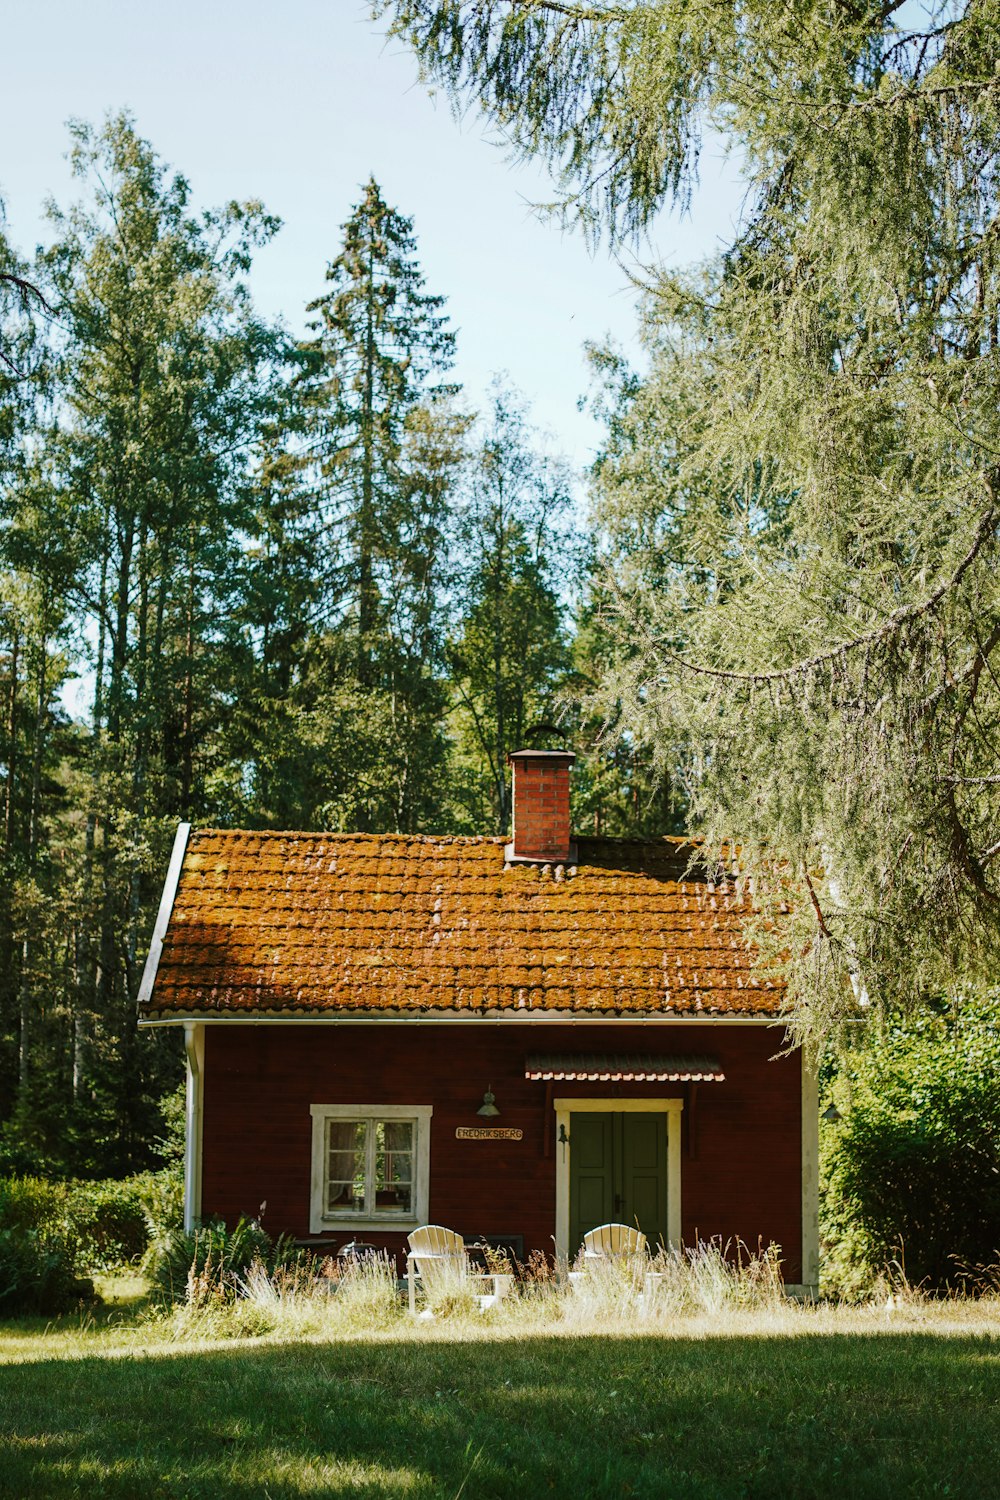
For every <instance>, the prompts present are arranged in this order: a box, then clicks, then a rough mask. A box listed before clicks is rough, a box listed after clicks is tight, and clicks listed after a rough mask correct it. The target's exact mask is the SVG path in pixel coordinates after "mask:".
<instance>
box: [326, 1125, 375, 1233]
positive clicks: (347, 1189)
mask: <svg viewBox="0 0 1000 1500" xmlns="http://www.w3.org/2000/svg"><path fill="white" fill-rule="evenodd" d="M367 1133H368V1125H367V1122H366V1121H365V1120H330V1121H328V1123H327V1166H326V1179H327V1191H326V1204H327V1212H328V1213H338V1212H339V1213H363V1212H364V1207H365V1143H366V1140H367Z"/></svg>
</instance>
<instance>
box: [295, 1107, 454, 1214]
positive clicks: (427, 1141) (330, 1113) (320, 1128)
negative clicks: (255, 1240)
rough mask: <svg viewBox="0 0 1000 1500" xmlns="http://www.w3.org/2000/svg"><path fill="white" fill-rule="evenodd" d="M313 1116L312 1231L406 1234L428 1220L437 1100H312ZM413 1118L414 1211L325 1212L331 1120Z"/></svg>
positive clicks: (311, 1112)
mask: <svg viewBox="0 0 1000 1500" xmlns="http://www.w3.org/2000/svg"><path fill="white" fill-rule="evenodd" d="M309 1113H310V1115H311V1116H312V1164H311V1171H310V1174H309V1233H310V1234H337V1233H338V1232H343V1231H345V1230H351V1231H353V1230H358V1229H378V1230H382V1231H388V1232H389V1233H392V1232H393V1231H398V1232H399V1233H400V1234H405V1233H406V1231H407V1230H408V1229H415V1228H416V1227H417V1226H418V1225H420V1224H426V1223H427V1220H428V1212H429V1210H428V1203H429V1200H430V1179H431V1116H432V1115H433V1113H434V1106H433V1104H310V1106H309ZM356 1119H357V1120H363V1119H374V1120H413V1121H415V1122H416V1127H417V1130H416V1141H415V1143H414V1152H413V1213H412V1215H408V1216H407V1217H406V1218H400V1217H399V1216H396V1217H390V1216H389V1215H388V1214H383V1215H382V1216H381V1217H379V1216H377V1215H376V1216H374V1217H371V1216H368V1215H365V1214H343V1215H339V1216H338V1217H337V1218H336V1219H328V1218H324V1216H323V1198H324V1184H325V1182H326V1122H327V1120H356Z"/></svg>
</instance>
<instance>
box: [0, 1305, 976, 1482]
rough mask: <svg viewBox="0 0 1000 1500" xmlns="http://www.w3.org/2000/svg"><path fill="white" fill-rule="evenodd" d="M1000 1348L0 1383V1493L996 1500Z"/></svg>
mask: <svg viewBox="0 0 1000 1500" xmlns="http://www.w3.org/2000/svg"><path fill="white" fill-rule="evenodd" d="M995 1349H996V1345H995V1344H992V1343H991V1342H989V1341H984V1340H983V1339H981V1338H976V1337H968V1338H965V1337H960V1338H956V1337H950V1338H942V1337H939V1336H935V1335H933V1334H919V1333H918V1334H901V1335H894V1334H879V1335H877V1336H869V1337H865V1336H862V1335H842V1336H829V1335H817V1336H809V1337H800V1338H792V1337H765V1338H751V1337H741V1338H731V1339H730V1338H726V1339H721V1338H720V1339H705V1340H694V1339H669V1338H663V1337H615V1338H600V1337H589V1338H572V1337H558V1338H544V1337H533V1338H525V1339H523V1340H518V1341H509V1342H507V1341H497V1342H489V1341H485V1340H483V1341H476V1342H449V1341H448V1340H447V1339H445V1338H442V1339H441V1340H440V1341H438V1342H433V1343H432V1342H424V1341H420V1342H414V1343H409V1342H403V1341H384V1342H376V1343H367V1344H363V1343H356V1342H344V1343H328V1344H295V1343H286V1344H268V1345H253V1346H240V1345H237V1344H233V1345H228V1346H226V1347H225V1348H215V1349H211V1350H209V1351H194V1350H188V1349H185V1348H184V1347H183V1346H180V1347H179V1348H178V1349H177V1351H176V1352H175V1353H168V1354H164V1353H161V1352H157V1353H155V1354H149V1355H142V1354H141V1353H136V1354H134V1355H124V1356H115V1357H112V1358H96V1357H94V1358H92V1357H89V1356H88V1357H85V1358H82V1359H81V1358H74V1359H65V1360H61V1359H52V1358H43V1359H41V1360H39V1361H38V1362H36V1363H31V1364H21V1365H16V1366H7V1367H4V1368H2V1369H0V1495H3V1496H18V1497H22V1496H45V1497H51V1500H63V1497H66V1500H68V1497H70V1496H90V1495H94V1496H97V1495H100V1496H102V1497H129V1500H132V1497H137V1496H142V1497H146V1496H170V1497H173V1496H185V1497H188V1496H212V1497H214V1500H246V1497H249V1496H265V1495H267V1496H270V1497H271V1500H287V1497H291V1496H296V1497H299V1496H302V1495H303V1494H308V1495H313V1496H315V1495H328V1496H376V1495H377V1496H395V1495H406V1496H419V1497H425V1496H426V1497H432V1496H433V1497H439V1496H440V1497H445V1496H455V1495H457V1493H458V1491H459V1489H460V1487H461V1486H462V1485H463V1482H464V1488H463V1489H462V1491H461V1493H462V1496H463V1500H524V1497H526V1496H532V1497H534V1496H537V1495H553V1496H558V1497H563V1496H565V1497H573V1500H578V1497H589V1496H598V1497H603V1496H616V1497H617V1496H644V1497H645V1496H648V1497H650V1500H652V1497H656V1500H660V1497H672V1496H677V1497H698V1500H702V1497H704V1500H708V1497H712V1500H739V1497H746V1500H751V1497H760V1500H765V1497H766V1500H776V1497H797V1496H816V1497H819V1496H822V1497H824V1500H828V1497H830V1496H844V1497H848V1500H867V1497H872V1500H883V1497H885V1496H887V1495H890V1496H894V1495H906V1496H907V1497H922V1496H944V1495H947V1496H949V1497H952V1500H954V1497H956V1496H958V1497H964V1496H969V1497H973V1496H975V1497H976V1500H979V1497H981V1496H984V1495H989V1494H992V1493H995V1491H996V1465H997V1462H998V1459H1000V1451H998V1435H1000V1434H998V1424H997V1416H996V1412H997V1405H996V1403H997V1398H998V1396H1000V1380H998V1375H997V1365H996V1363H995V1362H994V1361H993V1360H992V1359H984V1358H983V1355H984V1354H988V1353H990V1352H991V1350H994V1351H995Z"/></svg>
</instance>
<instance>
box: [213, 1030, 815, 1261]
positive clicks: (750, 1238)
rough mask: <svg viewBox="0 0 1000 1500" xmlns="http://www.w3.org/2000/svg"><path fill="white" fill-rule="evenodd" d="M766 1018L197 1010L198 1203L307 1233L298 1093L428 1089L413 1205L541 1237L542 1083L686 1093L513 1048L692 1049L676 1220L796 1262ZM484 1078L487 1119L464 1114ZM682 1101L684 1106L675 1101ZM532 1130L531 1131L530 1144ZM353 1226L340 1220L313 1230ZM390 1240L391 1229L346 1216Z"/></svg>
mask: <svg viewBox="0 0 1000 1500" xmlns="http://www.w3.org/2000/svg"><path fill="white" fill-rule="evenodd" d="M779 1044H780V1032H777V1031H775V1030H773V1029H771V1028H769V1027H765V1026H725V1025H711V1026H699V1025H697V1024H691V1025H688V1024H683V1023H678V1024H676V1025H671V1026H669V1027H666V1026H664V1027H656V1028H650V1027H637V1026H629V1025H628V1024H617V1025H616V1024H613V1023H609V1024H608V1025H607V1026H603V1025H592V1026H587V1027H585V1028H584V1027H580V1028H575V1029H573V1030H572V1035H571V1034H570V1031H569V1029H567V1028H566V1027H565V1026H560V1025H558V1024H554V1025H551V1026H549V1025H545V1024H534V1023H532V1024H530V1025H527V1024H525V1025H519V1024H518V1023H517V1022H516V1021H511V1022H501V1023H497V1024H493V1023H489V1022H472V1023H468V1024H466V1023H457V1024H450V1025H449V1024H440V1025H432V1024H428V1025H413V1024H412V1023H407V1022H406V1021H398V1022H395V1023H388V1024H382V1025H372V1026H366V1025H363V1024H358V1025H344V1026H337V1025H328V1026H310V1025H301V1024H296V1023H294V1022H292V1023H290V1024H288V1025H272V1026H252V1025H241V1024H239V1023H234V1022H228V1023H225V1024H222V1025H218V1026H211V1025H210V1026H208V1027H206V1046H205V1103H204V1156H203V1176H202V1184H203V1190H202V1213H203V1215H204V1216H205V1217H208V1216H210V1215H215V1214H218V1215H221V1216H222V1217H223V1218H225V1219H227V1220H230V1221H232V1220H234V1219H235V1218H236V1217H237V1216H238V1215H239V1214H241V1213H247V1214H256V1213H257V1211H258V1209H259V1207H260V1205H261V1204H262V1203H264V1202H266V1204H267V1207H266V1210H265V1215H264V1225H265V1227H266V1228H267V1229H268V1231H269V1232H270V1233H271V1234H277V1233H278V1232H280V1231H282V1230H287V1231H289V1232H291V1233H292V1234H294V1235H296V1236H299V1237H302V1238H305V1237H308V1233H309V1175H310V1152H311V1140H312V1121H311V1118H310V1114H309V1106H310V1105H311V1104H337V1103H344V1104H350V1103H354V1104H379V1103H384V1104H432V1105H433V1106H434V1117H433V1121H432V1133H431V1163H430V1218H431V1220H432V1221H433V1222H437V1223H442V1224H446V1225H448V1226H449V1227H451V1228H453V1229H457V1230H458V1231H459V1232H460V1233H462V1234H465V1235H466V1236H467V1237H469V1238H474V1237H475V1236H477V1235H481V1234H495V1235H507V1234H510V1235H523V1237H524V1246H525V1252H526V1253H527V1252H528V1251H530V1250H532V1249H539V1250H542V1251H545V1252H551V1250H552V1244H553V1235H554V1233H555V1170H556V1155H555V1153H556V1147H555V1145H554V1140H553V1138H554V1110H553V1108H552V1103H551V1100H552V1097H553V1095H555V1096H556V1097H572V1096H574V1095H576V1096H577V1097H581V1098H582V1097H586V1098H591V1097H593V1098H605V1097H606V1098H608V1099H609V1100H613V1099H615V1098H626V1099H634V1098H655V1097H671V1096H677V1097H682V1098H683V1097H685V1088H684V1085H682V1084H677V1085H671V1084H646V1085H641V1084H619V1085H611V1084H599V1083H559V1084H554V1085H552V1086H550V1087H548V1088H547V1086H546V1085H545V1084H544V1083H535V1082H529V1081H528V1080H526V1079H525V1077H524V1062H525V1058H526V1057H527V1056H528V1055H529V1053H535V1052H547V1051H552V1052H565V1051H567V1050H569V1049H575V1050H578V1051H581V1052H582V1051H586V1052H588V1053H598V1052H614V1053H623V1052H642V1053H648V1052H653V1051H656V1052H661V1053H673V1052H677V1053H680V1052H683V1053H708V1054H711V1055H713V1056H715V1057H718V1058H719V1059H720V1061H721V1063H722V1067H723V1069H724V1071H725V1073H726V1079H725V1081H724V1082H722V1083H708V1084H701V1085H700V1086H699V1088H698V1093H697V1107H696V1112H695V1114H696V1122H697V1128H696V1141H695V1144H696V1153H695V1155H694V1156H693V1157H692V1156H691V1155H689V1153H688V1145H687V1137H686V1129H687V1127H686V1123H685V1144H684V1150H683V1153H682V1161H681V1185H682V1186H681V1195H682V1213H683V1235H684V1239H685V1241H686V1242H688V1243H692V1242H694V1240H695V1239H696V1238H698V1237H701V1238H708V1237H710V1236H714V1235H721V1236H722V1237H723V1239H725V1240H729V1239H732V1238H734V1237H736V1236H738V1237H739V1238H740V1239H742V1240H743V1241H744V1242H745V1243H746V1244H747V1245H749V1246H750V1247H751V1248H756V1246H757V1243H758V1240H763V1241H764V1242H765V1243H767V1242H769V1241H772V1240H773V1241H775V1242H777V1243H778V1244H780V1245H782V1246H783V1247H784V1252H785V1265H784V1273H785V1279H786V1280H787V1281H790V1282H798V1281H799V1280H801V1268H800V1261H801V1244H802V1218H801V1215H802V1189H801V1164H800V1163H801V1064H800V1058H799V1055H798V1054H794V1055H792V1056H791V1057H784V1058H780V1059H777V1060H775V1061H770V1060H769V1059H770V1058H771V1057H772V1056H773V1054H774V1052H775V1051H776V1049H777V1047H778V1046H779ZM489 1087H492V1089H493V1091H494V1093H495V1094H496V1099H497V1105H498V1107H499V1109H500V1111H501V1114H500V1117H499V1118H498V1119H497V1120H496V1121H483V1120H479V1119H477V1118H476V1109H477V1108H478V1106H479V1105H480V1104H481V1102H482V1097H483V1092H484V1090H485V1089H487V1088H489ZM685 1114H688V1111H687V1109H685ZM488 1123H495V1124H497V1125H505V1126H515V1127H519V1128H520V1129H521V1130H523V1132H524V1138H523V1140H521V1141H518V1142H510V1141H497V1142H492V1141H490V1142H485V1141H457V1140H456V1139H455V1128H456V1126H460V1125H480V1124H488ZM546 1136H547V1137H548V1148H547V1149H546ZM353 1237H354V1231H353V1230H352V1229H350V1228H349V1227H346V1228H345V1229H344V1230H343V1231H335V1232H334V1233H333V1234H332V1235H331V1236H330V1238H331V1239H336V1240H337V1241H338V1242H343V1241H346V1240H348V1239H351V1238H353ZM360 1237H361V1238H363V1239H365V1240H367V1241H370V1242H373V1243H377V1244H384V1245H386V1246H387V1247H391V1248H393V1249H399V1248H401V1246H402V1244H403V1236H402V1235H401V1234H381V1233H376V1232H374V1231H369V1230H364V1231H361V1235H360Z"/></svg>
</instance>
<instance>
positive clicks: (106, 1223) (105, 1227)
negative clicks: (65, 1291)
mask: <svg viewBox="0 0 1000 1500" xmlns="http://www.w3.org/2000/svg"><path fill="white" fill-rule="evenodd" d="M67 1200H68V1201H67V1210H68V1228H69V1233H70V1235H71V1236H72V1238H73V1240H74V1241H75V1243H76V1246H77V1251H78V1254H79V1258H80V1264H81V1265H84V1266H86V1267H87V1268H88V1269H89V1270H99V1271H106V1270H109V1269H111V1268H112V1267H114V1266H121V1265H126V1264H128V1263H130V1262H134V1261H137V1260H138V1259H139V1257H140V1256H141V1255H142V1254H143V1253H144V1251H145V1249H146V1246H147V1244H148V1243H149V1227H148V1224H147V1221H146V1214H145V1211H144V1208H143V1197H142V1179H141V1178H139V1177H128V1178H126V1179H125V1181H124V1182H115V1181H114V1180H110V1181H106V1182H74V1183H70V1184H69V1187H68V1193H67Z"/></svg>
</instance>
